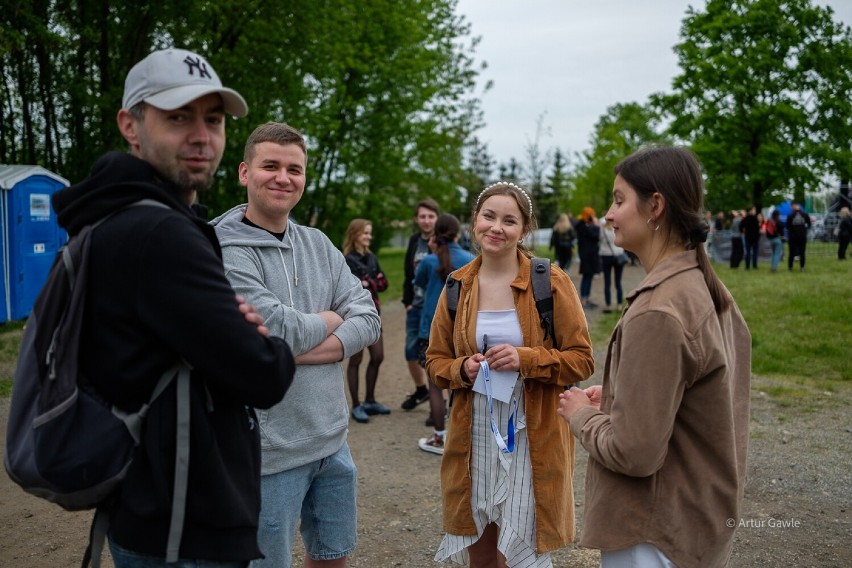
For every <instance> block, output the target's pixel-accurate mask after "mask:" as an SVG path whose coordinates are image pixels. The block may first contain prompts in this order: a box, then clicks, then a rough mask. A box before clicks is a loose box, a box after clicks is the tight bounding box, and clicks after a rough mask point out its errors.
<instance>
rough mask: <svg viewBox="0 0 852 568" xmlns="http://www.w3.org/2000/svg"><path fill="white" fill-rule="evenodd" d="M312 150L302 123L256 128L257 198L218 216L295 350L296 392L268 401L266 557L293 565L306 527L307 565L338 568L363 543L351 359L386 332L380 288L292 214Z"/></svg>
mask: <svg viewBox="0 0 852 568" xmlns="http://www.w3.org/2000/svg"><path fill="white" fill-rule="evenodd" d="M306 163H307V149H306V146H305V141H304V138H303V137H302V135H301V133H299V132H298V131H297V130H295V129H294V128H292V127H290V126H288V125H286V124H280V123H274V122H269V123H266V124H264V125H261V126H259V127H258V128H256V129H255V131H254V132H253V133H252V134H251V136H249V139H248V141H247V142H246V146H245V154H244V156H243V162H242V163H241V164H240V167H239V180H240V184H242V185H244V186H245V187H246V188H247V193H248V204H245V205H239V206H237V207H234V208H233V209H231V210H230V211H228V212H226V213H224V214H223V215H221V216H219V217H218V218H216V219H214V220H213V221H212V224H213V226H214V227H215V229H216V234H217V236H218V237H219V241H220V242H221V245H222V256H223V260H224V263H225V270H226V275H227V277H228V280H229V281H230V282H231V285H232V286H233V287H234V290H236V292H237V293H238V294H240V295H242V296H244V297H245V298H246V301H248V302H249V303H251V304H252V305H254V307H255V309H256V310H257V311H258V313H260V314H261V315H262V316H263V317H264V320H265V321H264V325H266V326H267V327H268V328H269V330H270V334H271V335H273V336H277V337H281V338H283V339H285V340H286V341H287V343H288V344H289V345H290V347H291V349H292V351H293V354H294V355H296V363H297V367H296V376H295V378H294V380H293V384H292V386H291V387H290V391H289V392H288V393H287V397H286V399H285V400H283V401H282V402H281V403H279V404H277V405H275V406H274V407H272V408H270V409H269V410H267V411H259V412H258V418H259V423H260V429H261V444H262V445H261V449H262V458H263V461H262V470H261V476H262V477H261V512H260V529H259V534H258V539H259V543H260V549H261V552H262V553H263V554H264V555H265V556H266V558H265V560H262V561H253V563H252V566H253V567H267V566H269V567H272V566H275V567H276V568H280V567H282V566H286V567H289V566H290V565H291V556H292V545H293V539H294V536H295V532H296V525H297V523H298V522H299V520H300V518H301V532H302V537H303V542H304V544H305V549H306V551H307V557H306V559H305V566H309V567H313V566H322V567H325V568H338V567H344V566H346V557H347V555H349V553H350V552H351V551H352V550H353V549H354V547H355V511H356V506H355V487H356V471H355V465H354V464H353V462H352V457H351V455H350V453H349V446H348V444H347V442H346V435H347V431H348V423H349V405H348V404H347V402H346V394H345V392H344V374H343V367H342V365H341V361H342V360H343V359H345V358H347V357H349V356H350V355H352V354H354V353H358V352H359V351H361V350H362V349H364V348H365V347H367V346H369V345H371V344H373V343H375V342H376V341H377V340H378V339H379V334H380V326H381V322H380V319H379V314H378V312H377V311H376V307H375V304H374V303H373V300H372V298H371V297H370V293H369V291H368V290H366V289H365V288H364V287H363V286H362V285H361V282H360V281H359V280H358V279H357V278H356V277H355V276H353V275H352V272H351V271H350V270H349V267H348V266H347V265H346V261H345V259H344V257H343V254H342V253H341V252H340V251H339V250H338V249H337V248H335V246H334V245H333V244H332V243H331V241H330V240H329V239H328V237H326V236H325V235H324V234H323V233H322V232H321V231H319V230H317V229H313V228H310V227H304V226H301V225H297V224H296V223H293V222H290V221H289V215H290V212H291V211H292V210H293V208H294V207H295V206H296V204H297V203H298V202H299V200H300V199H301V197H302V195H303V193H304V190H305V169H306Z"/></svg>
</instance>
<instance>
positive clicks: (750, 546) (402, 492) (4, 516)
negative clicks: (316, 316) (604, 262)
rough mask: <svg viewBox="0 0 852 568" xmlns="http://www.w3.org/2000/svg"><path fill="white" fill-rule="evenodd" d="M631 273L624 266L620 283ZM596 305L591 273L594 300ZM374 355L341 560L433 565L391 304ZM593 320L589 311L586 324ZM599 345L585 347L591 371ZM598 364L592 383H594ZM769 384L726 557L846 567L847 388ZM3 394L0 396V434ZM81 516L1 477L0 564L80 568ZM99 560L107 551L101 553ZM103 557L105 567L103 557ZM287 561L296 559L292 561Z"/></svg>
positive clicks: (357, 431) (428, 494)
mask: <svg viewBox="0 0 852 568" xmlns="http://www.w3.org/2000/svg"><path fill="white" fill-rule="evenodd" d="M641 277H642V272H641V269H640V268H638V267H627V270H626V273H625V290H628V289H629V288H630V287H631V286H634V285H635V284H636V283H638V281H639V280H640V279H641ZM595 296H597V300H598V301H599V303H601V304H602V303H603V302H602V301H601V300H602V298H600V296H601V283H600V281H598V280H596V281H595V283H594V286H593V297H595ZM382 316H383V321H384V338H385V362H384V364H383V365H382V368H381V376H380V379H379V386H378V395H377V398H378V399H379V401H380V402H383V403H385V404H387V405H388V406H389V407H391V408H392V409H393V412H392V413H391V415H389V416H379V417H374V418H372V419H371V420H370V422H369V423H368V424H357V423H355V422H352V426H351V429H350V446H351V448H352V453H353V455H354V459H355V461H356V463H357V464H358V468H359V495H358V499H359V506H358V510H359V520H358V526H359V542H358V549H357V551H356V553H355V554H354V555H353V557H352V560H351V562H350V566H353V567H357V568H384V567H394V566H405V567H410V568H421V567H422V568H427V567H433V566H438V565H437V564H436V563H434V562H433V561H432V558H433V556H434V553H435V549H436V548H437V546H438V543H439V542H440V539H441V537H442V531H441V523H440V516H441V508H440V500H441V493H440V486H439V478H438V469H439V465H440V457H439V456H436V455H434V454H428V453H425V452H422V451H420V450H419V449H418V448H417V439H418V438H420V437H425V436H427V435H428V434H429V433H430V431H431V430H430V429H429V428H427V427H426V426H424V420H425V419H426V416H427V412H428V410H427V406H426V405H421V406H419V407H417V408H416V409H414V410H412V411H410V412H405V411H402V410H400V409H399V404H400V403H401V402H402V400H403V399H404V398H405V396H406V394H407V393H408V392H409V391H410V390H411V388H412V382H411V379H410V378H409V376H408V372H407V369H406V366H405V362H404V361H403V358H402V340H403V337H404V315H403V311H402V307H401V304H399V302H391V303H388V304H387V305H385V306H383V308H382ZM597 317H598V314H597V313H595V311H592V312H590V314H589V318H590V320H594V319H595V318H597ZM605 347H606V346H605V345H597V346H596V350H595V354H596V357H597V358H598V368H599V369H602V367H603V360H602V357H603V355H604V349H605ZM599 374H600V371H599V372H598V373H597V374H596V375H595V377H593V379H592V382H595V381H599ZM770 386H772V382H771V381H769V380H766V379H762V378H760V377H755V379H754V381H753V389H752V421H751V427H752V430H751V445H750V449H749V478H748V483H747V486H746V500H745V504H744V511H743V517H742V519H737V520H736V521H735V522H737V523H738V524H739V525H740V529H739V530H738V531H737V535H736V541H735V544H734V553H733V559H732V563H731V565H732V566H733V567H742V568H745V567H752V566H801V567H811V566H813V567H817V566H819V567H837V568H841V567H842V568H848V567H850V566H852V516H850V501H852V475H850V469H851V468H850V466H852V452H851V451H850V447H852V419H850V413H849V410H848V409H849V403H850V392H849V389H844V390H842V391H841V394H838V393H828V392H821V391H819V392H817V391H815V392H813V394H812V397H811V398H810V400H809V401H808V406H807V409H806V410H802V409H799V408H796V407H779V406H778V405H776V404H775V403H774V402H773V401H772V400H771V399H770V398H769V397H768V396H766V395H765V394H763V392H762V391H761V389H766V388H768V387H770ZM7 415H8V399H4V400H0V424H1V425H2V426H0V428H2V432H0V434H2V439H3V440H5V424H6V416H7ZM586 461H587V456H586V453H585V451H584V450H583V449H582V448H578V451H577V470H576V472H575V492H576V496H577V499H576V500H577V514H578V527H579V528H582V506H583V497H584V493H583V482H584V481H583V480H584V476H585V468H586ZM90 519H91V513H85V512H84V513H67V512H65V511H62V510H61V509H59V508H58V507H56V506H54V505H50V504H49V503H46V502H44V501H42V500H40V499H37V498H35V497H31V496H29V495H27V494H25V493H23V492H22V491H21V490H20V489H19V488H18V487H17V486H15V485H14V484H13V483H12V482H11V481H10V480H9V479H8V478H7V477H6V476H0V530H2V535H3V536H2V539H0V566H3V567H10V568H11V567H36V568H40V567H61V568H64V567H68V568H70V567H72V566H79V563H80V559H81V557H82V553H83V550H84V548H85V543H86V539H87V535H88V525H89V522H90ZM107 556H108V555H107ZM553 558H554V565H555V566H557V567H571V568H579V567H595V566H598V561H599V555H598V553H597V551H593V550H583V549H577V548H574V547H569V548H566V549H564V550H561V551H558V552H556V553H555V554H554V555H553ZM105 560H106V561H105V562H104V565H105V566H107V567H110V566H112V564H111V562H110V561H109V560H108V558H105ZM297 565H298V564H297Z"/></svg>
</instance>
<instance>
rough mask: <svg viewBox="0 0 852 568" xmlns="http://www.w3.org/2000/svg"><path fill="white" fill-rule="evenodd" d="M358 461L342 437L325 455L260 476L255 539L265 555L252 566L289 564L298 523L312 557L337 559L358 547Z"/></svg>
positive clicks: (282, 567)
mask: <svg viewBox="0 0 852 568" xmlns="http://www.w3.org/2000/svg"><path fill="white" fill-rule="evenodd" d="M357 480H358V475H357V470H356V468H355V463H354V462H353V461H352V455H351V454H350V453H349V445H348V444H346V443H344V444H343V447H342V448H340V449H339V450H338V451H337V453H335V454H333V455H331V456H329V457H327V458H323V459H321V460H318V461H315V462H311V463H309V464H305V465H303V466H300V467H296V468H293V469H288V470H287V471H282V472H280V473H273V474H271V475H263V476H261V478H260V494H261V505H260V526H259V528H258V535H257V540H258V544H259V545H260V551H261V552H262V553H263V554H264V556H265V557H266V558H265V559H263V560H253V561H252V563H251V566H252V568H290V566H291V562H292V556H293V539H294V538H295V535H296V525H297V524H298V523H299V520H300V519H301V533H302V542H303V543H304V544H305V551H306V552H307V553H308V555H309V556H310V557H311V558H312V559H314V560H334V559H337V558H343V557H344V556H347V555H349V554H350V553H351V552H352V551H353V550H354V549H355V512H356V504H355V486H356V483H357Z"/></svg>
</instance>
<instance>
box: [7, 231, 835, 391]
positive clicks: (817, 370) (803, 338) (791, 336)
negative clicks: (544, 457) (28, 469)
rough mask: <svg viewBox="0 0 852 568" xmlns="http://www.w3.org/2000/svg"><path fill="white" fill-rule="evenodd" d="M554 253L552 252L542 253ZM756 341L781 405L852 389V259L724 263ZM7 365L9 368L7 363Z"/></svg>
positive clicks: (395, 278)
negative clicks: (800, 264)
mask: <svg viewBox="0 0 852 568" xmlns="http://www.w3.org/2000/svg"><path fill="white" fill-rule="evenodd" d="M538 252H539V254H542V255H544V256H546V255H547V251H546V250H540V251H538ZM378 256H379V263H380V264H381V266H382V270H383V271H384V272H385V275H386V276H387V278H388V282H389V287H388V289H387V291H385V292H384V293H382V294H381V300H382V302H383V303H386V304H387V303H388V302H396V301H399V300H400V298H401V297H402V282H403V278H404V276H403V270H402V265H403V260H404V257H405V249H402V248H385V249H382V250H381V251H379V255H378ZM716 271H717V273H718V274H719V276H720V278H721V279H722V281H723V282H724V283H725V285H726V286H727V287H728V289H730V291H731V293H732V294H733V296H734V298H735V299H736V301H737V304H738V305H739V307H740V310H741V311H742V313H743V316H744V317H745V319H746V322H748V326H749V329H750V330H751V335H752V346H753V353H752V370H753V372H754V374H755V375H758V376H761V377H763V378H766V379H768V382H766V383H762V384H761V390H762V391H764V392H766V393H767V394H769V395H771V396H772V397H773V398H775V399H776V400H777V401H778V402H779V403H781V404H787V405H789V404H796V403H805V404H806V405H807V402H808V398H809V397H810V396H811V395H812V394H813V392H814V391H818V392H821V393H829V394H830V393H833V392H837V391H838V390H840V389H850V388H852V365H850V364H849V360H850V356H852V260H848V261H845V262H841V261H838V260H837V259H836V258H835V257H833V256H829V255H819V256H816V255H815V256H809V257H808V264H807V271H806V272H803V273H802V272H799V271H798V268H795V269H794V271H793V272H788V271H787V269H786V263H782V266H781V270H779V271H778V272H775V273H773V272H770V271H769V266H768V264H762V265H761V266H760V269H759V270H757V271H754V270H752V271H745V270H743V269H742V268H740V269H739V270H731V269H730V268H728V267H727V266H724V265H716ZM617 318H618V315H617V314H601V316H600V317H598V318H597V319H595V320H594V321H593V324H592V329H591V332H592V340H593V341H594V342H595V343H600V342H606V341H607V340H608V338H609V333H610V331H611V330H612V327H613V326H614V325H615V323H616V321H617ZM21 327H22V323H21V322H9V323H6V324H3V325H0V368H3V369H6V370H4V372H3V375H0V396H8V394H9V391H10V390H11V372H12V371H11V366H10V364H9V363H10V362H11V361H12V360H13V359H14V358H15V356H16V354H17V350H18V346H19V344H20V330H21ZM3 363H5V365H4V364H3Z"/></svg>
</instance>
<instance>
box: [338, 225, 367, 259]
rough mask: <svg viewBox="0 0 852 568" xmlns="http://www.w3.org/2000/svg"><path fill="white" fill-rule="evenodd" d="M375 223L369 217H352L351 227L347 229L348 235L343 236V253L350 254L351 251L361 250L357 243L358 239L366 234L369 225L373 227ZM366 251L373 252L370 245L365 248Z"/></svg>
mask: <svg viewBox="0 0 852 568" xmlns="http://www.w3.org/2000/svg"><path fill="white" fill-rule="evenodd" d="M372 226H373V223H372V222H371V221H369V220H368V219H352V220H351V221H350V222H349V227H347V229H346V236H345V237H344V238H343V254H349V253H350V252H359V251H358V246H357V245H356V241H357V240H358V237H360V236H361V235H362V234H364V231H366V230H367V227H372ZM364 252H365V253H369V252H372V251H370V247H367V248H366V250H364Z"/></svg>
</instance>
